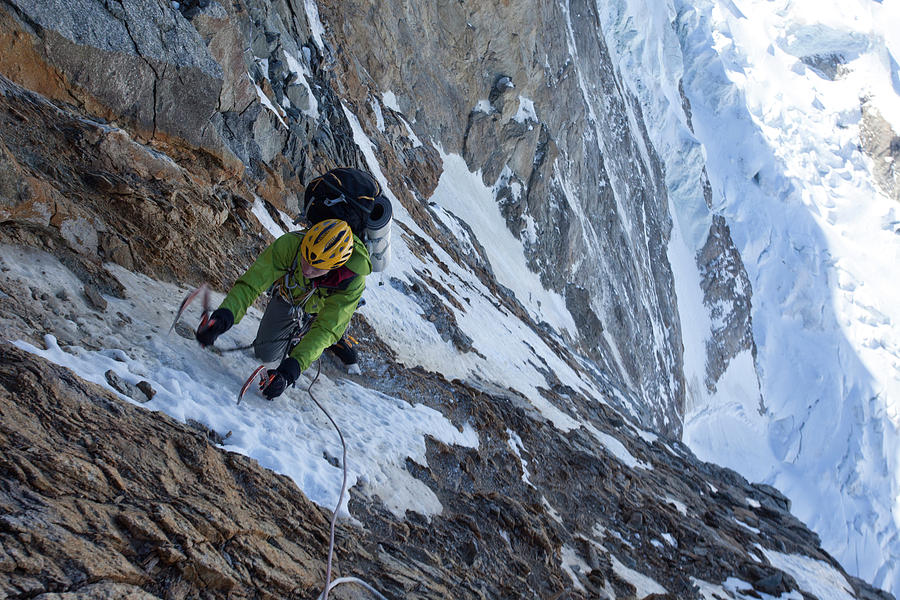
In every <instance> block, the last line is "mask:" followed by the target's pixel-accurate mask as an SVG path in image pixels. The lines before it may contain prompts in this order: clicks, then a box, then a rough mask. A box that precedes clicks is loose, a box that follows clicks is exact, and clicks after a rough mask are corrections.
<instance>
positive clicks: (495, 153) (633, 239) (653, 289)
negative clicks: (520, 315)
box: [320, 0, 684, 433]
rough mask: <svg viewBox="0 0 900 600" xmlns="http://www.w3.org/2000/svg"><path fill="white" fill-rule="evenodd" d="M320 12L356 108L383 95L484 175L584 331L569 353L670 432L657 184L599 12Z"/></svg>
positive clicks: (675, 332)
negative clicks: (622, 387)
mask: <svg viewBox="0 0 900 600" xmlns="http://www.w3.org/2000/svg"><path fill="white" fill-rule="evenodd" d="M320 12H321V14H322V15H323V18H324V20H325V21H326V22H327V23H328V24H329V25H330V26H331V28H332V30H331V35H330V38H329V39H331V40H334V43H335V44H336V47H335V48H334V49H333V53H334V55H335V57H336V61H335V62H336V64H335V69H336V72H337V73H338V74H339V77H338V81H337V82H336V83H335V85H336V86H337V87H338V90H339V93H340V95H341V96H342V97H346V96H349V97H351V98H353V99H354V100H355V101H356V103H357V106H359V105H363V104H366V103H370V102H381V99H380V98H379V92H378V90H390V91H392V92H393V93H394V94H395V96H396V98H397V101H398V106H399V108H400V110H402V111H403V112H404V113H405V114H407V115H411V116H413V117H414V118H415V125H414V127H415V129H416V131H417V132H418V133H419V134H420V135H421V136H422V137H425V136H431V137H432V138H433V139H438V140H440V141H441V144H442V145H443V148H444V151H446V152H454V153H459V154H462V155H463V156H464V157H465V158H466V162H467V164H468V165H469V167H470V168H471V169H472V170H478V171H480V172H481V175H482V178H483V180H484V182H485V183H486V184H487V185H490V186H493V187H494V191H495V196H496V198H497V202H498V203H499V205H500V207H501V211H502V212H503V214H504V216H505V217H506V219H507V224H508V225H509V229H510V231H512V232H513V233H514V234H515V235H516V237H518V238H520V239H521V240H522V242H523V244H524V246H525V248H526V251H527V255H528V257H529V261H530V266H531V267H532V268H533V269H534V270H536V271H537V272H539V273H540V274H541V279H542V281H543V283H544V284H545V285H546V286H547V287H548V288H550V289H554V290H556V291H558V292H559V293H561V294H562V295H563V297H564V298H565V299H566V305H567V307H568V308H569V310H570V311H571V312H572V314H573V315H574V316H575V318H576V320H577V321H578V323H579V325H581V327H580V329H579V336H580V337H579V339H578V340H576V341H575V343H576V344H577V346H578V348H579V350H580V351H581V352H583V353H584V354H586V355H588V356H590V357H591V358H593V359H594V360H595V361H596V362H597V363H598V364H599V365H601V366H602V368H603V369H604V371H606V372H609V373H614V374H615V377H616V379H619V380H622V381H629V382H631V384H632V387H633V389H634V391H635V392H636V393H638V394H639V395H640V396H641V398H642V401H643V402H642V404H643V406H645V407H646V408H647V410H646V412H644V413H642V414H641V418H642V419H643V420H644V422H645V423H647V424H648V425H652V426H653V427H655V428H658V429H664V430H667V431H671V432H672V433H677V432H678V431H680V414H681V410H682V408H683V401H684V383H683V381H682V379H681V378H680V377H678V376H676V377H674V378H671V377H669V375H670V374H672V373H680V372H681V350H680V348H681V334H680V329H679V328H680V325H679V321H678V318H677V309H676V306H675V302H674V299H675V293H674V285H673V279H672V274H671V271H670V269H669V266H668V260H667V259H666V246H667V243H668V240H669V231H670V229H671V222H670V218H669V215H668V209H667V205H666V203H667V199H666V191H665V183H664V179H663V173H662V168H661V164H660V161H659V158H658V157H657V156H656V155H655V153H654V151H653V148H652V145H651V144H650V142H649V139H648V138H647V133H646V131H645V130H644V128H643V127H642V126H641V125H640V123H641V122H642V117H641V114H640V107H639V104H638V102H637V101H636V100H635V99H634V98H632V97H629V96H628V95H627V93H626V92H625V91H624V90H623V87H622V86H621V85H620V84H619V83H618V77H617V74H616V73H615V72H614V69H613V68H612V65H611V62H610V60H609V56H608V52H607V49H606V47H605V45H604V43H603V41H602V36H598V35H597V27H598V26H597V15H596V7H595V6H593V5H592V3H589V2H572V3H568V7H565V6H561V5H559V4H554V3H550V4H541V3H537V4H536V3H534V2H531V1H530V0H519V1H516V0H513V1H512V2H503V3H486V4H481V5H479V4H466V3H450V4H447V3H442V4H440V5H435V6H431V7H423V6H421V5H419V4H416V3H409V2H394V3H386V4H385V5H381V6H379V7H378V9H377V10H376V9H374V8H372V7H371V6H370V5H369V4H367V3H364V2H350V3H347V2H334V3H332V2H323V3H322V6H321V7H320ZM359 15H366V17H365V18H359ZM373 40H375V41H377V43H373ZM576 62H577V64H578V68H577V69H576V68H575V67H574V63H576ZM360 88H361V89H360ZM629 123H637V124H638V125H637V127H632V126H630V125H629ZM364 125H366V124H365V123H364ZM367 125H368V126H367V127H366V131H367V133H368V134H369V135H370V136H373V137H376V136H377V135H378V132H377V128H376V127H375V126H374V123H372V122H370V123H368V124H367ZM575 190H577V192H576V191H575ZM616 355H617V356H618V357H619V360H615V359H613V356H616Z"/></svg>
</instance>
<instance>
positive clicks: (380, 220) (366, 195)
mask: <svg viewBox="0 0 900 600" xmlns="http://www.w3.org/2000/svg"><path fill="white" fill-rule="evenodd" d="M301 219H302V220H305V221H307V222H308V223H310V224H314V223H318V222H319V221H324V220H325V219H340V220H342V221H346V222H347V224H348V225H350V229H351V230H352V231H353V233H354V234H356V236H357V237H358V238H359V239H361V240H362V241H363V242H365V244H366V248H368V250H369V258H370V259H371V262H372V270H373V271H383V270H384V269H386V268H387V266H388V264H389V263H390V260H391V241H390V239H391V236H390V232H391V222H392V220H393V210H392V209H391V203H390V201H389V200H388V199H387V197H386V196H385V195H384V194H382V193H381V186H380V185H378V182H377V181H375V178H374V177H372V176H371V175H370V174H368V173H366V172H365V171H360V170H359V169H353V168H350V167H340V168H338V169H332V170H330V171H328V172H327V173H325V174H324V175H321V176H319V177H316V178H315V179H313V180H312V181H310V182H309V184H308V185H307V186H306V192H305V193H304V194H303V211H302V212H301V213H300V217H299V218H298V219H297V220H295V221H294V223H297V222H299V221H300V220H301Z"/></svg>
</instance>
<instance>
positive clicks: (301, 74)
mask: <svg viewBox="0 0 900 600" xmlns="http://www.w3.org/2000/svg"><path fill="white" fill-rule="evenodd" d="M284 56H285V58H286V59H287V65H288V69H290V71H291V72H292V73H294V74H295V75H296V76H297V78H296V80H297V83H299V84H300V85H302V86H303V87H305V88H306V92H307V97H308V98H309V107H307V108H305V109H304V110H303V114H305V115H306V116H308V117H310V118H312V119H315V120H318V119H319V101H318V100H317V99H316V96H315V94H313V91H312V88H311V87H310V85H309V80H310V79H311V78H312V73H310V71H309V68H308V67H307V66H306V63H305V62H304V61H301V60H298V59H296V58H294V57H293V56H291V53H290V52H285V53H284ZM285 98H287V96H285Z"/></svg>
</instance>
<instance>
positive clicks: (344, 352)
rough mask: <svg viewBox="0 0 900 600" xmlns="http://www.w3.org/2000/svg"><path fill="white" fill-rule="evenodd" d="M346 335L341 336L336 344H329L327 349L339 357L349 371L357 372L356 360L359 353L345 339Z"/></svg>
mask: <svg viewBox="0 0 900 600" xmlns="http://www.w3.org/2000/svg"><path fill="white" fill-rule="evenodd" d="M347 337H348V336H346V335H345V336H344V337H342V338H341V339H340V340H338V342H337V343H336V344H334V345H333V346H329V347H328V349H329V350H331V352H332V353H333V354H334V355H335V356H337V357H338V358H339V359H341V362H342V363H344V366H345V367H347V370H348V371H349V372H351V373H358V372H359V365H358V364H357V361H358V360H359V353H358V352H357V351H356V347H355V346H354V344H353V343H352V342H351V341H350V340H349V339H347Z"/></svg>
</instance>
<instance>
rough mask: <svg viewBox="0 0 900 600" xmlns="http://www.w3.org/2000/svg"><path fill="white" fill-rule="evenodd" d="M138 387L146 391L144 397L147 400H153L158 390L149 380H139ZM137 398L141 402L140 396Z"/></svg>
mask: <svg viewBox="0 0 900 600" xmlns="http://www.w3.org/2000/svg"><path fill="white" fill-rule="evenodd" d="M137 388H138V389H139V390H141V391H142V392H143V393H144V397H145V398H146V399H147V400H146V402H149V401H150V400H153V396H155V395H156V390H155V389H153V386H152V385H150V382H149V381H139V382H138V384H137ZM135 400H137V401H139V402H141V399H140V398H135Z"/></svg>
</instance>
